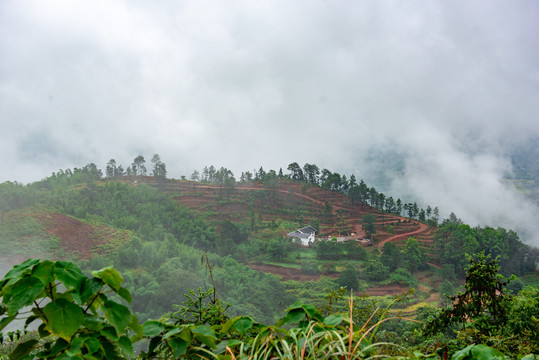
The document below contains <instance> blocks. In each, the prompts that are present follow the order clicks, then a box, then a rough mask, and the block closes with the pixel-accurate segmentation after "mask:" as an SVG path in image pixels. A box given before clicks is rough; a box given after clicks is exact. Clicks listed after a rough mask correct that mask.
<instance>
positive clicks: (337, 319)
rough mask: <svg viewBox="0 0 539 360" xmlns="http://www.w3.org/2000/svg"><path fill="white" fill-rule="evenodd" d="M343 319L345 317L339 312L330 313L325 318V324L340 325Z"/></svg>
mask: <svg viewBox="0 0 539 360" xmlns="http://www.w3.org/2000/svg"><path fill="white" fill-rule="evenodd" d="M342 321H343V317H342V316H341V315H338V314H333V315H329V316H328V317H327V318H325V319H324V324H325V325H328V326H336V325H339V324H340V323H341V322H342Z"/></svg>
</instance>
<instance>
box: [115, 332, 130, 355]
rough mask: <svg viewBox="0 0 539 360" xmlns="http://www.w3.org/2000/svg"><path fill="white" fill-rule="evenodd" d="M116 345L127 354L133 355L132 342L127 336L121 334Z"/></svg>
mask: <svg viewBox="0 0 539 360" xmlns="http://www.w3.org/2000/svg"><path fill="white" fill-rule="evenodd" d="M118 345H120V349H122V351H123V352H124V353H126V354H127V355H131V356H132V355H133V344H132V343H131V340H129V338H128V337H127V336H122V337H120V339H119V340H118Z"/></svg>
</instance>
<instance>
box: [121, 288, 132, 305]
mask: <svg viewBox="0 0 539 360" xmlns="http://www.w3.org/2000/svg"><path fill="white" fill-rule="evenodd" d="M118 295H120V297H121V298H122V299H124V300H125V301H127V302H128V303H129V304H131V301H133V297H132V296H131V293H130V292H129V290H127V289H126V288H124V287H120V290H118Z"/></svg>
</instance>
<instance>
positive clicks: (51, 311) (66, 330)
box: [43, 299, 84, 341]
mask: <svg viewBox="0 0 539 360" xmlns="http://www.w3.org/2000/svg"><path fill="white" fill-rule="evenodd" d="M43 313H44V314H45V316H46V317H47V320H48V324H47V329H48V330H49V331H50V332H52V333H53V334H54V335H57V336H59V337H61V338H63V339H65V340H67V341H69V340H70V339H71V336H73V334H74V333H75V332H76V331H77V329H78V328H79V326H81V325H82V323H83V322H84V314H83V312H82V309H81V308H80V307H79V306H77V305H76V304H73V303H72V302H70V301H67V300H65V299H56V300H54V301H52V302H50V303H48V304H47V305H46V306H45V307H44V308H43Z"/></svg>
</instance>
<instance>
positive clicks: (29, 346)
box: [9, 339, 38, 360]
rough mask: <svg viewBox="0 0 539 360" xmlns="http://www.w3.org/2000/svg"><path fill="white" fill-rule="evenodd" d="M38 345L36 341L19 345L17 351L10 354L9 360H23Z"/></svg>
mask: <svg viewBox="0 0 539 360" xmlns="http://www.w3.org/2000/svg"><path fill="white" fill-rule="evenodd" d="M37 343H38V341H37V340H35V339H32V340H28V341H25V342H23V343H20V344H19V345H17V347H16V348H15V350H13V352H12V353H11V354H9V359H10V360H17V359H21V358H22V357H24V356H26V355H28V354H29V353H30V352H31V351H32V350H33V349H34V347H35V346H36V344H37Z"/></svg>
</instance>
